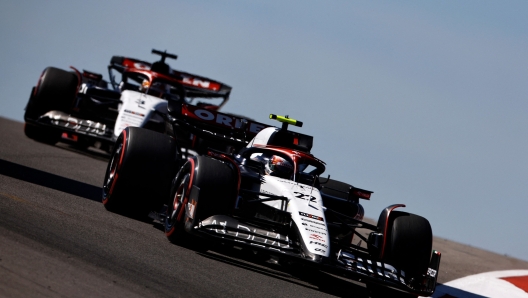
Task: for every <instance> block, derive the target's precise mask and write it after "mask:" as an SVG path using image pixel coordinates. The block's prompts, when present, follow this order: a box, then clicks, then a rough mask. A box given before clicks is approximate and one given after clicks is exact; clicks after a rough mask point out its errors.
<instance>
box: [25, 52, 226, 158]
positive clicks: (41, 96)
mask: <svg viewBox="0 0 528 298" xmlns="http://www.w3.org/2000/svg"><path fill="white" fill-rule="evenodd" d="M152 53H153V54H156V55H160V56H161V59H160V60H159V61H157V62H154V63H149V62H145V61H141V60H138V59H133V58H127V57H122V56H113V57H112V59H111V60H110V64H109V66H108V72H109V75H110V82H108V81H106V80H104V79H103V76H102V75H101V74H98V73H93V72H89V71H86V70H83V71H82V72H81V71H79V70H77V69H75V68H73V67H72V71H66V70H63V69H58V68H55V67H48V68H46V69H45V70H44V71H43V73H42V74H41V76H40V78H39V80H38V82H37V85H36V86H35V87H33V89H32V91H31V96H30V98H29V101H28V104H27V106H26V111H25V114H24V120H25V122H26V125H25V128H24V132H25V134H26V135H27V136H28V137H29V138H32V139H35V140H37V141H40V142H44V143H49V144H55V143H57V142H58V141H65V142H70V143H74V144H77V145H78V146H79V147H85V148H86V147H88V146H93V145H96V147H100V148H102V149H105V150H107V151H109V150H110V147H111V145H113V144H114V142H115V140H116V139H117V137H118V136H119V134H120V133H121V131H122V130H123V129H124V128H125V127H127V126H137V127H144V128H148V129H151V130H155V131H160V132H163V131H164V130H165V122H166V121H165V119H164V118H165V114H166V113H167V102H168V101H169V100H183V101H186V102H188V103H190V104H191V103H192V104H194V105H196V106H199V107H201V108H205V109H208V110H219V109H220V108H221V107H222V106H223V105H224V104H225V103H226V102H227V101H228V99H229V94H230V92H231V87H230V86H228V85H225V84H223V83H220V82H217V81H214V80H211V79H208V78H205V77H201V76H197V75H194V74H190V73H186V72H182V71H177V70H174V69H172V68H171V67H170V66H169V65H168V64H167V63H166V62H165V60H166V59H167V58H171V59H176V58H177V56H176V55H174V54H170V53H167V52H166V51H165V52H161V51H158V50H152ZM116 75H118V76H120V77H121V78H120V80H119V82H118V81H117V80H116ZM199 100H201V101H199ZM203 100H205V101H203Z"/></svg>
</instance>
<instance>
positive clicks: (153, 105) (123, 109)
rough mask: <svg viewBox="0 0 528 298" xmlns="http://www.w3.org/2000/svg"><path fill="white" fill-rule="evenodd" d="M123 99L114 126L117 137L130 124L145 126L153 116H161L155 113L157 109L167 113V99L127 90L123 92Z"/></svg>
mask: <svg viewBox="0 0 528 298" xmlns="http://www.w3.org/2000/svg"><path fill="white" fill-rule="evenodd" d="M121 101H122V102H123V103H122V104H121V105H120V106H119V114H118V116H117V120H116V124H115V127H114V135H115V136H116V137H118V136H119V134H120V133H121V131H123V129H125V128H126V127H128V126H137V127H143V126H144V125H145V124H146V123H147V122H148V121H149V120H150V119H151V118H152V117H156V116H157V117H159V115H156V113H153V112H154V111H156V110H157V111H159V112H162V113H167V100H165V99H162V98H159V97H155V96H152V95H148V94H145V93H140V92H137V91H132V90H125V91H123V92H122V93H121Z"/></svg>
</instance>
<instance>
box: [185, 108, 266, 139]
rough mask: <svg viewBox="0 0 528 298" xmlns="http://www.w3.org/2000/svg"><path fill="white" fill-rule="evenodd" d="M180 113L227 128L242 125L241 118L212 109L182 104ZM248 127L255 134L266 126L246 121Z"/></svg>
mask: <svg viewBox="0 0 528 298" xmlns="http://www.w3.org/2000/svg"><path fill="white" fill-rule="evenodd" d="M182 113H183V114H184V115H185V116H190V117H191V118H195V119H200V120H202V121H205V122H209V123H214V124H216V125H222V126H225V127H229V128H236V129H239V128H241V127H242V119H240V118H237V117H233V116H229V115H225V114H221V113H213V112H212V111H208V110H205V109H195V108H194V107H192V106H188V105H184V106H183V110H182ZM248 124H249V125H248V128H247V130H248V131H249V132H250V133H253V134H256V133H258V132H259V131H261V130H262V129H264V128H266V127H267V126H266V125H262V124H260V123H257V122H252V121H249V122H248Z"/></svg>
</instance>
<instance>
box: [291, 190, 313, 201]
mask: <svg viewBox="0 0 528 298" xmlns="http://www.w3.org/2000/svg"><path fill="white" fill-rule="evenodd" d="M293 193H294V194H295V197H296V198H298V199H301V200H306V201H310V202H314V203H315V202H316V200H317V198H316V197H314V196H312V195H309V194H304V193H301V192H298V191H294V192H293Z"/></svg>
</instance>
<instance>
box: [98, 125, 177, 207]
mask: <svg viewBox="0 0 528 298" xmlns="http://www.w3.org/2000/svg"><path fill="white" fill-rule="evenodd" d="M176 158H177V155H176V142H175V141H174V139H173V138H171V137H169V136H167V135H163V134H160V133H157V132H153V131H150V130H145V129H142V128H138V127H127V128H126V129H125V130H123V132H122V133H121V135H120V136H119V138H118V139H117V141H116V144H115V146H114V150H113V153H112V157H111V159H110V161H109V163H108V166H107V170H106V174H105V180H104V182H103V200H102V201H103V205H104V206H105V208H106V209H107V210H109V211H114V212H117V213H124V214H128V215H133V216H140V217H142V216H145V215H147V214H148V212H149V211H152V210H156V211H157V210H158V208H161V206H162V205H163V201H164V200H165V198H166V197H167V196H168V194H169V190H170V179H171V177H172V176H173V173H174V169H175V168H176V164H177V159H176Z"/></svg>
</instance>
